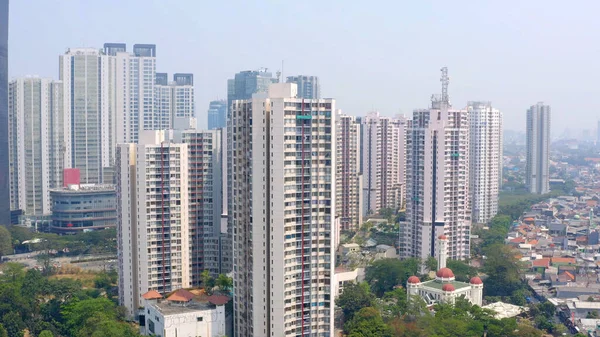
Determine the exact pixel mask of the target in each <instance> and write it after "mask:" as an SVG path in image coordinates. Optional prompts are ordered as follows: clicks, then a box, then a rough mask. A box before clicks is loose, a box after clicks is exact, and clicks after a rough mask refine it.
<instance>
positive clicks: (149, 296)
mask: <svg viewBox="0 0 600 337" xmlns="http://www.w3.org/2000/svg"><path fill="white" fill-rule="evenodd" d="M142 297H143V298H145V299H147V300H156V299H159V298H162V295H161V294H159V293H158V291H156V290H150V291H149V292H147V293H145V294H144V295H142Z"/></svg>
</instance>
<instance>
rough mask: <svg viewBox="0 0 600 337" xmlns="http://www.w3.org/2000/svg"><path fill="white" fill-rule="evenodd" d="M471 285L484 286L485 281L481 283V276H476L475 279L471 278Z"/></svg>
mask: <svg viewBox="0 0 600 337" xmlns="http://www.w3.org/2000/svg"><path fill="white" fill-rule="evenodd" d="M469 283H471V284H483V281H481V279H480V278H479V276H475V277H473V278H471V281H470V282H469Z"/></svg>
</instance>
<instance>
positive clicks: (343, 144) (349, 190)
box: [335, 110, 363, 230]
mask: <svg viewBox="0 0 600 337" xmlns="http://www.w3.org/2000/svg"><path fill="white" fill-rule="evenodd" d="M336 122H337V128H336V133H337V136H336V137H337V144H336V179H337V182H336V188H337V190H336V195H335V197H336V211H337V215H338V216H339V218H340V226H341V229H343V230H353V229H357V228H358V227H359V226H360V225H361V224H362V217H363V210H362V203H363V200H362V199H363V197H362V193H363V188H362V172H360V158H361V155H360V151H361V148H360V123H359V122H358V121H357V120H356V117H353V116H348V115H344V114H342V113H341V112H340V111H339V110H338V116H337V121H336Z"/></svg>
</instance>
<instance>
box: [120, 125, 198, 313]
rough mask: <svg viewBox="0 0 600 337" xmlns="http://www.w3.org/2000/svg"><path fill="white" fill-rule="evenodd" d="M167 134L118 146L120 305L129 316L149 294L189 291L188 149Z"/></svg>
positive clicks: (154, 133) (145, 136)
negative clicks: (148, 292) (143, 297)
mask: <svg viewBox="0 0 600 337" xmlns="http://www.w3.org/2000/svg"><path fill="white" fill-rule="evenodd" d="M170 139H171V137H170V135H169V133H168V132H166V131H143V132H142V133H141V137H140V139H139V143H138V144H119V145H118V146H117V165H116V177H117V179H116V181H117V214H118V219H117V240H118V247H119V252H118V259H119V301H120V304H121V305H123V306H125V308H126V309H127V311H128V313H129V315H135V314H136V313H137V308H138V307H139V306H141V305H142V302H141V295H142V294H144V293H146V292H147V291H149V290H156V291H157V292H159V293H161V294H163V295H164V294H167V293H169V292H171V291H174V290H176V289H180V288H188V287H189V286H190V283H191V275H190V228H189V209H188V207H189V201H188V195H189V193H188V191H189V175H188V164H189V163H188V146H187V144H180V143H173V142H172V141H170Z"/></svg>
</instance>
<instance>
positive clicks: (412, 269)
mask: <svg viewBox="0 0 600 337" xmlns="http://www.w3.org/2000/svg"><path fill="white" fill-rule="evenodd" d="M420 265H421V263H420V261H419V260H418V259H406V260H398V259H382V260H378V261H375V262H373V263H372V264H371V265H370V266H368V267H367V269H366V272H365V274H366V275H365V279H366V281H367V282H368V283H369V284H370V285H371V289H373V292H374V293H375V295H377V296H383V294H384V293H386V292H388V291H391V290H392V289H394V287H395V286H397V285H403V284H405V283H406V280H408V278H409V277H411V276H412V275H416V274H417V272H418V270H419V266H420Z"/></svg>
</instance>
